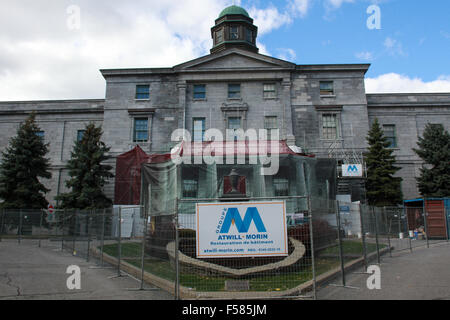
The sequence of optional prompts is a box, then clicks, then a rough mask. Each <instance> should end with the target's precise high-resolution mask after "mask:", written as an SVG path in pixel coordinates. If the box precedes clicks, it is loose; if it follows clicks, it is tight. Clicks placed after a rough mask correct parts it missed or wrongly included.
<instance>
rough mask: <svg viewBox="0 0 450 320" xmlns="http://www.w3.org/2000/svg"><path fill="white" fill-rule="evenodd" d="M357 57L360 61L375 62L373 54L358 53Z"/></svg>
mask: <svg viewBox="0 0 450 320" xmlns="http://www.w3.org/2000/svg"><path fill="white" fill-rule="evenodd" d="M355 57H356V58H357V59H360V60H366V61H370V60H373V53H372V52H369V51H362V52H357V53H356V54H355Z"/></svg>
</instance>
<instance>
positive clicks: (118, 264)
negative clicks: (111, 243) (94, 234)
mask: <svg viewBox="0 0 450 320" xmlns="http://www.w3.org/2000/svg"><path fill="white" fill-rule="evenodd" d="M118 215H119V219H118V223H119V226H118V230H119V231H118V232H119V234H118V247H117V276H118V277H121V276H122V274H121V272H120V263H121V260H122V207H121V206H119V214H118Z"/></svg>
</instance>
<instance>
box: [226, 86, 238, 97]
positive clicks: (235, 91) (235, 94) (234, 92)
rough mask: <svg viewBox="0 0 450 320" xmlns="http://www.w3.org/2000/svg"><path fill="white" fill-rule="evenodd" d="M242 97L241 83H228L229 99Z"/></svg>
mask: <svg viewBox="0 0 450 320" xmlns="http://www.w3.org/2000/svg"><path fill="white" fill-rule="evenodd" d="M240 97H241V85H240V84H229V85H228V99H239V98H240Z"/></svg>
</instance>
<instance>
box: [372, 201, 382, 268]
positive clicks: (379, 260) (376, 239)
mask: <svg viewBox="0 0 450 320" xmlns="http://www.w3.org/2000/svg"><path fill="white" fill-rule="evenodd" d="M372 212H373V215H374V218H375V242H376V246H377V261H378V264H381V258H380V244H379V241H378V219H377V214H376V212H375V207H372Z"/></svg>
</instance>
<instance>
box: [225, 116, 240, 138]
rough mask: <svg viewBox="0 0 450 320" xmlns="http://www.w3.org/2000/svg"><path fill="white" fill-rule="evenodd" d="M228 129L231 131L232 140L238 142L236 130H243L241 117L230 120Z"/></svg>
mask: <svg viewBox="0 0 450 320" xmlns="http://www.w3.org/2000/svg"><path fill="white" fill-rule="evenodd" d="M228 129H229V130H230V131H229V134H230V140H234V141H237V139H238V135H237V134H236V130H238V129H241V117H230V118H228Z"/></svg>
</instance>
